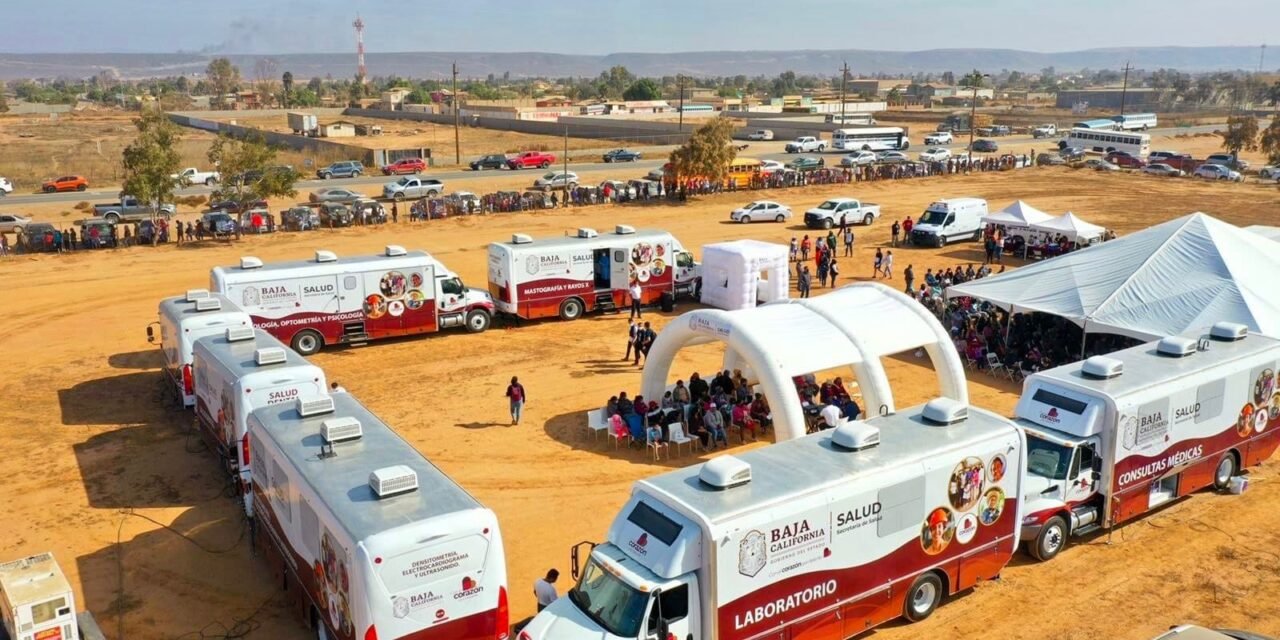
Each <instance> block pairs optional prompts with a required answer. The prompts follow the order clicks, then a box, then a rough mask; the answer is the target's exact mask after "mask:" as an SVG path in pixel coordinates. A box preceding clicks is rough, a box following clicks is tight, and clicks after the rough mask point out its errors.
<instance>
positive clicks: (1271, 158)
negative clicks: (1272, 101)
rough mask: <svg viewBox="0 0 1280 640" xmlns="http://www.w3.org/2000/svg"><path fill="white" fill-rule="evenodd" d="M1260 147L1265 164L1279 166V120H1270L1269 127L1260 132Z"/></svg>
mask: <svg viewBox="0 0 1280 640" xmlns="http://www.w3.org/2000/svg"><path fill="white" fill-rule="evenodd" d="M1261 147H1262V152H1263V153H1265V154H1267V162H1269V163H1271V164H1280V118H1272V119H1271V126H1269V127H1267V128H1266V129H1264V130H1263V131H1262V144H1261Z"/></svg>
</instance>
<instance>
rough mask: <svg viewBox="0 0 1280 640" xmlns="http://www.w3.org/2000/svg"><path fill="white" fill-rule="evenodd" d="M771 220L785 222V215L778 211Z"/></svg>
mask: <svg viewBox="0 0 1280 640" xmlns="http://www.w3.org/2000/svg"><path fill="white" fill-rule="evenodd" d="M773 220H774V222H786V221H787V217H786V216H784V215H782V214H781V213H779V214H778V215H777V216H776V217H775V218H774V219H773Z"/></svg>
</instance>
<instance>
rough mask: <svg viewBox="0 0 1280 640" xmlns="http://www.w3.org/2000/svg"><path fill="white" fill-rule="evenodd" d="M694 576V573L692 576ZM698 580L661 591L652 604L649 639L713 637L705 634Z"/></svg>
mask: <svg viewBox="0 0 1280 640" xmlns="http://www.w3.org/2000/svg"><path fill="white" fill-rule="evenodd" d="M691 578H692V576H691ZM699 607H700V601H699V600H698V588H697V582H696V581H694V580H692V579H691V580H690V582H689V583H685V584H679V585H673V586H668V587H666V588H664V589H661V590H659V591H658V593H657V595H656V597H654V598H653V601H652V604H650V606H649V622H648V631H647V632H646V634H645V637H646V638H648V639H649V640H690V639H692V640H711V639H710V638H704V637H703V635H702V629H701V621H700V620H699V619H698V618H699V614H700V612H701V609H700V608H699Z"/></svg>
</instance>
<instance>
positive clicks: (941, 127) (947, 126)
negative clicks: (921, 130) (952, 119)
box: [934, 122, 955, 133]
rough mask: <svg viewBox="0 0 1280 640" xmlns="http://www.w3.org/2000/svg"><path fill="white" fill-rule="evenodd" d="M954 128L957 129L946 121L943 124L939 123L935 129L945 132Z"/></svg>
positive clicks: (949, 131)
mask: <svg viewBox="0 0 1280 640" xmlns="http://www.w3.org/2000/svg"><path fill="white" fill-rule="evenodd" d="M953 129H955V127H953V126H951V125H950V124H947V123H946V122H944V123H942V124H940V125H938V126H937V127H936V128H935V129H934V130H935V131H937V132H938V133H943V132H945V133H951V131H952V130H953Z"/></svg>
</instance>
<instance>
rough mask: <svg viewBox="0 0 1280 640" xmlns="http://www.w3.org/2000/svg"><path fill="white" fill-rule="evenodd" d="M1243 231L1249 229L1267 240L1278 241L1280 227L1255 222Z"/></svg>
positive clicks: (1279, 239)
mask: <svg viewBox="0 0 1280 640" xmlns="http://www.w3.org/2000/svg"><path fill="white" fill-rule="evenodd" d="M1244 230H1245V231H1251V232H1253V233H1255V234H1257V235H1260V236H1262V237H1264V238H1267V239H1268V240H1275V241H1277V242H1280V227H1268V226H1267V225H1265V224H1255V225H1252V226H1248V227H1245V228H1244Z"/></svg>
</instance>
